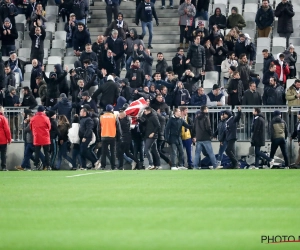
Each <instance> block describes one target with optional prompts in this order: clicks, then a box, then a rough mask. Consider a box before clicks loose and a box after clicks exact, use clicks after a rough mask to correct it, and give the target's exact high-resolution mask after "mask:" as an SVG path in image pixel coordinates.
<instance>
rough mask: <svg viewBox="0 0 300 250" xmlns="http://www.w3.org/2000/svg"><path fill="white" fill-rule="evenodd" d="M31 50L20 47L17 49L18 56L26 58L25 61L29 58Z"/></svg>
mask: <svg viewBox="0 0 300 250" xmlns="http://www.w3.org/2000/svg"><path fill="white" fill-rule="evenodd" d="M30 52H31V50H30V49H28V48H21V49H19V50H18V56H19V57H24V58H26V61H27V60H29V58H30Z"/></svg>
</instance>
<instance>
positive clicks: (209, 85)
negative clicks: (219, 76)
mask: <svg viewBox="0 0 300 250" xmlns="http://www.w3.org/2000/svg"><path fill="white" fill-rule="evenodd" d="M207 73H208V72H207ZM214 84H216V81H214V80H210V79H207V80H204V81H203V88H205V89H210V90H212V88H213V86H214Z"/></svg>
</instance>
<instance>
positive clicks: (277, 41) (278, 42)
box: [273, 37, 286, 46]
mask: <svg viewBox="0 0 300 250" xmlns="http://www.w3.org/2000/svg"><path fill="white" fill-rule="evenodd" d="M285 44H286V39H285V37H275V38H273V46H285Z"/></svg>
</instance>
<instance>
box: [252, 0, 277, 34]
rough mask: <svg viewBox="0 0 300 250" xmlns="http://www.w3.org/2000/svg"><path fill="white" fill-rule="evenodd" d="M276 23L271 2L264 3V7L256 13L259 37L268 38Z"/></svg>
mask: <svg viewBox="0 0 300 250" xmlns="http://www.w3.org/2000/svg"><path fill="white" fill-rule="evenodd" d="M273 22H274V12H273V9H272V7H271V5H270V4H269V1H263V2H262V6H261V7H260V8H259V9H258V11H257V12H256V17H255V23H256V25H257V31H258V37H268V36H269V34H270V31H271V29H272V25H273Z"/></svg>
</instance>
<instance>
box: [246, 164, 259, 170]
mask: <svg viewBox="0 0 300 250" xmlns="http://www.w3.org/2000/svg"><path fill="white" fill-rule="evenodd" d="M248 169H259V168H257V167H255V166H253V165H252V166H250V167H249V168H248Z"/></svg>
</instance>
